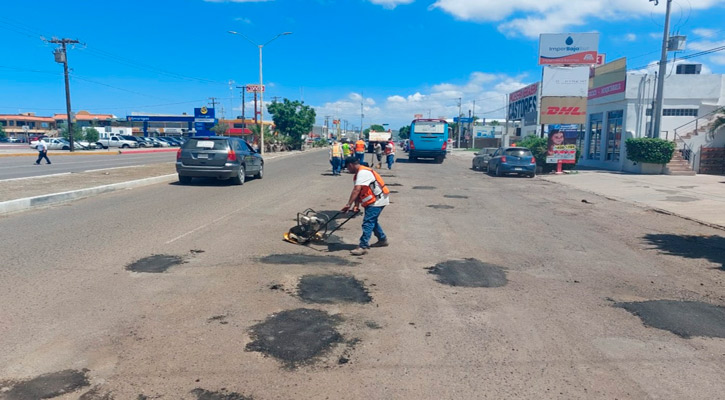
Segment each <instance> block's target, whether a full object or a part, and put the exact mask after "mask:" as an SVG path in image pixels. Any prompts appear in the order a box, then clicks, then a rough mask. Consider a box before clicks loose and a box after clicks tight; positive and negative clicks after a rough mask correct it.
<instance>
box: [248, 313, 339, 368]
mask: <svg viewBox="0 0 725 400" xmlns="http://www.w3.org/2000/svg"><path fill="white" fill-rule="evenodd" d="M340 322H341V318H340V317H337V316H333V315H330V314H328V313H326V312H324V311H321V310H313V309H307V308H298V309H296V310H287V311H282V312H280V313H278V314H275V315H272V316H271V317H269V318H268V319H267V320H266V321H264V322H262V323H260V324H257V325H255V326H253V327H251V328H250V332H251V336H252V339H253V341H252V342H251V343H249V344H247V346H246V350H247V351H257V352H260V353H262V354H265V355H269V356H272V357H274V358H276V359H278V360H280V361H282V362H284V363H285V364H287V365H288V366H290V367H294V366H297V365H299V364H302V363H306V362H310V361H312V360H314V359H315V358H316V357H318V356H320V355H322V354H323V353H325V352H326V351H327V350H328V349H330V348H331V347H332V346H333V345H334V344H336V343H339V342H342V341H343V338H342V335H341V334H340V333H339V332H338V331H337V329H335V327H336V326H337V325H338V324H339V323H340Z"/></svg>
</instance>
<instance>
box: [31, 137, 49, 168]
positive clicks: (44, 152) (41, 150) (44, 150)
mask: <svg viewBox="0 0 725 400" xmlns="http://www.w3.org/2000/svg"><path fill="white" fill-rule="evenodd" d="M35 148H36V149H38V159H37V160H36V161H35V165H40V160H42V159H44V158H45V163H46V164H50V159H49V158H48V145H46V144H45V140H43V139H40V140H39V141H38V144H37V145H36V146H35Z"/></svg>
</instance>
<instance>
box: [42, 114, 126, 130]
mask: <svg viewBox="0 0 725 400" xmlns="http://www.w3.org/2000/svg"><path fill="white" fill-rule="evenodd" d="M71 117H72V118H73V123H74V124H76V126H78V127H81V128H83V127H88V126H95V127H103V126H111V124H112V123H113V122H115V121H117V120H118V117H116V116H115V115H113V114H91V113H89V112H88V111H78V112H76V113H75V114H72V115H71ZM53 120H54V121H55V122H56V125H57V126H61V125H62V124H65V123H66V121H67V120H68V116H67V115H66V114H55V115H53Z"/></svg>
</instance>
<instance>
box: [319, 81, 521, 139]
mask: <svg viewBox="0 0 725 400" xmlns="http://www.w3.org/2000/svg"><path fill="white" fill-rule="evenodd" d="M524 78H525V76H519V77H511V76H508V75H502V74H489V73H483V72H474V73H472V74H471V75H470V76H469V77H468V80H466V81H465V82H462V83H450V82H442V83H438V84H435V85H432V86H430V88H429V89H427V90H418V91H415V92H412V93H398V94H391V95H388V96H386V97H385V98H384V100H382V101H381V102H380V103H379V104H377V103H376V102H375V100H374V99H373V98H372V97H365V98H364V101H363V103H364V107H363V110H364V114H365V118H364V124H365V126H366V127H367V126H369V125H370V124H373V123H388V124H390V126H391V127H392V128H393V129H397V128H399V127H401V126H403V125H407V124H409V123H410V121H412V120H413V118H414V116H415V114H423V115H424V116H425V117H428V116H431V117H433V118H436V117H446V118H452V117H454V116H455V115H457V114H458V99H459V98H461V99H462V104H461V111H462V112H463V113H464V114H468V110H472V111H474V109H473V101H474V100H475V102H476V105H475V113H476V115H477V116H479V117H486V118H503V117H504V114H505V113H504V109H505V108H504V107H505V99H506V94H508V93H511V92H513V91H515V90H517V89H520V88H522V87H524V86H525V83H524V82H523V81H522V80H523V79H524ZM361 100H363V97H362V96H361V95H360V94H359V93H350V94H348V95H347V96H345V98H344V99H342V100H338V101H334V102H329V103H325V104H323V105H321V106H316V107H315V109H316V111H317V116H318V123H320V121H322V119H323V118H324V116H325V115H331V116H335V117H336V118H340V119H343V120H347V121H348V124H349V125H350V126H357V125H359V124H360V102H361Z"/></svg>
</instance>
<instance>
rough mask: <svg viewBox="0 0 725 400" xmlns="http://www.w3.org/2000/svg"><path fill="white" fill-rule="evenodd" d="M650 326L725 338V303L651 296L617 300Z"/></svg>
mask: <svg viewBox="0 0 725 400" xmlns="http://www.w3.org/2000/svg"><path fill="white" fill-rule="evenodd" d="M616 306H617V307H621V308H624V309H625V310H627V311H629V312H630V313H632V314H634V315H636V316H637V317H639V318H640V319H641V320H642V323H644V324H645V325H647V326H651V327H653V328H657V329H664V330H666V331H670V332H672V333H674V334H675V335H678V336H680V337H683V338H690V337H692V336H705V337H711V338H712V337H717V338H725V307H719V306H715V305H712V304H707V303H702V302H697V301H676V300H650V301H643V302H631V303H617V304H616Z"/></svg>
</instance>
